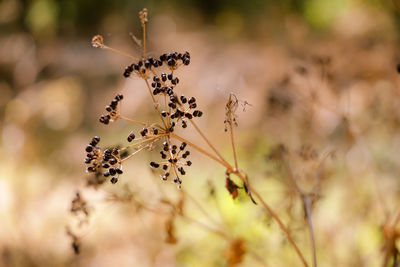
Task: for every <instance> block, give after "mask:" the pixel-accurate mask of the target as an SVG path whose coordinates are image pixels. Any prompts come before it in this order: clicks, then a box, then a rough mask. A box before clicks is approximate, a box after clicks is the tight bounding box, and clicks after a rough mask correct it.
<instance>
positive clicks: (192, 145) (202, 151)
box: [169, 132, 231, 169]
mask: <svg viewBox="0 0 400 267" xmlns="http://www.w3.org/2000/svg"><path fill="white" fill-rule="evenodd" d="M169 136H171V137H173V138H175V139H177V140H179V141H181V142H185V143H186V144H188V145H189V146H191V147H192V148H194V149H196V150H197V151H199V152H200V153H203V154H204V155H206V156H207V157H209V158H211V159H213V160H215V161H216V162H218V163H220V164H221V165H223V166H225V167H226V168H229V169H231V166H230V165H229V164H228V163H227V162H224V161H222V160H220V159H219V158H217V157H216V156H214V155H213V154H211V153H209V152H208V151H206V150H204V149H202V148H201V147H199V146H197V145H195V144H193V143H192V142H190V141H189V140H187V139H185V138H183V137H181V136H179V135H176V134H174V133H171V132H170V133H169Z"/></svg>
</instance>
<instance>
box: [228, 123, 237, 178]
mask: <svg viewBox="0 0 400 267" xmlns="http://www.w3.org/2000/svg"><path fill="white" fill-rule="evenodd" d="M229 133H230V136H231V144H232V150H233V158H234V161H235V169H236V170H238V169H239V166H238V162H237V156H236V149H235V139H234V136H233V129H232V123H229Z"/></svg>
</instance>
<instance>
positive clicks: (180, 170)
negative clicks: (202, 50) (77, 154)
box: [85, 36, 203, 187]
mask: <svg viewBox="0 0 400 267" xmlns="http://www.w3.org/2000/svg"><path fill="white" fill-rule="evenodd" d="M92 42H93V43H94V46H95V47H104V46H105V45H104V43H103V39H102V37H101V36H96V37H94V38H93V40H92ZM189 64H190V53H189V52H185V53H178V52H171V53H165V54H162V55H161V56H159V57H158V58H154V57H148V58H146V59H142V60H139V61H137V62H135V63H132V64H130V65H129V66H127V67H126V68H125V70H124V72H123V77H125V78H140V79H143V80H144V81H145V83H146V85H147V87H148V90H149V92H150V95H151V98H152V100H153V104H154V108H155V110H156V111H157V112H158V113H159V117H160V120H161V123H160V122H159V123H157V122H155V123H146V122H141V121H138V120H134V119H129V118H127V117H124V116H122V115H121V102H122V101H123V99H124V96H123V95H122V94H117V95H116V96H115V97H114V98H113V99H112V101H111V102H110V103H109V104H108V105H107V106H106V107H105V111H106V113H105V114H103V115H101V116H100V118H99V121H100V123H102V124H105V125H109V124H111V123H113V122H116V121H117V120H119V119H120V120H125V121H128V122H132V123H135V124H140V125H142V126H143V128H142V129H141V130H140V131H139V133H136V134H135V133H134V132H133V131H132V132H130V133H129V134H128V135H127V137H126V141H127V142H128V144H127V146H126V147H111V148H107V149H102V148H101V147H100V146H98V144H99V142H100V138H99V137H98V136H95V137H93V138H92V140H91V142H90V143H89V144H88V145H87V147H86V153H87V155H86V158H85V163H86V164H87V168H86V170H87V172H90V173H95V174H96V175H102V176H103V177H105V178H106V179H109V180H110V182H111V183H113V184H115V183H117V182H118V180H119V176H120V175H121V174H122V173H123V171H122V164H123V162H124V161H125V160H127V159H129V158H130V157H132V156H134V155H135V154H137V153H138V152H140V151H142V150H150V149H153V148H154V147H155V146H157V144H158V143H161V142H158V141H160V140H161V141H162V144H161V149H160V156H161V161H160V162H155V161H152V162H150V167H152V168H153V169H159V170H160V171H161V174H160V177H161V179H162V180H164V181H168V180H169V179H171V180H172V181H173V182H174V183H176V184H178V186H179V187H180V185H181V184H182V179H181V176H183V175H185V174H186V171H185V169H184V167H188V166H191V165H192V162H191V161H189V160H187V158H188V157H189V155H190V151H189V150H187V143H186V142H182V141H181V142H179V143H176V144H175V143H174V140H173V138H171V134H172V132H174V131H175V128H176V127H177V126H178V125H179V126H181V128H182V129H186V128H187V127H188V121H189V120H193V119H194V118H196V117H201V116H202V115H203V112H202V111H201V110H199V109H198V108H197V103H196V99H195V98H194V97H186V96H185V95H183V94H177V93H176V90H175V88H176V87H177V85H178V84H179V78H178V77H177V76H176V70H177V69H178V68H179V67H180V66H187V65H189ZM99 181H101V180H99Z"/></svg>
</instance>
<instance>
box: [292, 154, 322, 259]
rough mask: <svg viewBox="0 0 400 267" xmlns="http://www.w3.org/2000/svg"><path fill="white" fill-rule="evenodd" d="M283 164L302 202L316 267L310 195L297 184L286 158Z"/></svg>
mask: <svg viewBox="0 0 400 267" xmlns="http://www.w3.org/2000/svg"><path fill="white" fill-rule="evenodd" d="M285 165H286V168H287V171H288V173H289V178H290V180H291V181H292V184H293V185H294V187H295V188H296V191H297V193H298V194H299V195H300V197H301V200H302V202H303V206H304V210H305V213H306V217H307V226H308V230H309V232H310V239H311V247H312V259H313V266H314V267H317V248H316V245H315V234H314V227H313V221H312V207H311V201H310V197H309V196H308V195H307V194H305V193H304V192H303V190H302V189H301V188H300V186H299V185H298V183H297V181H296V179H295V177H294V174H293V171H292V168H291V166H290V163H289V162H288V161H287V160H286V164H285Z"/></svg>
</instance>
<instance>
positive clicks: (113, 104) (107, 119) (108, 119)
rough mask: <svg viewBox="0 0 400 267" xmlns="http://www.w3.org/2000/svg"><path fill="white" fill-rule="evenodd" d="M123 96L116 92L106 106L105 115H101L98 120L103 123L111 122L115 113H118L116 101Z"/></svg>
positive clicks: (115, 115)
mask: <svg viewBox="0 0 400 267" xmlns="http://www.w3.org/2000/svg"><path fill="white" fill-rule="evenodd" d="M123 98H124V96H123V95H121V94H118V95H116V96H115V97H114V99H113V100H112V101H111V103H110V105H107V106H106V111H107V112H108V114H107V115H101V117H100V119H99V121H100V122H101V123H104V124H106V125H107V124H109V123H110V122H113V121H114V120H115V119H116V117H117V115H118V109H117V107H118V103H119V102H120V101H121V100H122V99H123Z"/></svg>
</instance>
